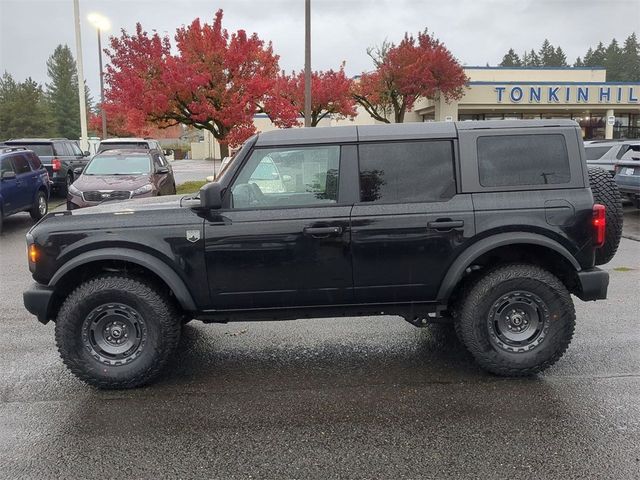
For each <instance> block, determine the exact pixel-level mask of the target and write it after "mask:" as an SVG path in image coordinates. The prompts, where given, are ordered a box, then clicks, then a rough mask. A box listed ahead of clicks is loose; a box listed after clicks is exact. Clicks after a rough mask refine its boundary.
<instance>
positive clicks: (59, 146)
mask: <svg viewBox="0 0 640 480" xmlns="http://www.w3.org/2000/svg"><path fill="white" fill-rule="evenodd" d="M54 148H55V150H56V155H60V156H63V157H65V156H68V155H71V152H70V151H69V150H67V146H66V145H65V144H64V143H55V144H54Z"/></svg>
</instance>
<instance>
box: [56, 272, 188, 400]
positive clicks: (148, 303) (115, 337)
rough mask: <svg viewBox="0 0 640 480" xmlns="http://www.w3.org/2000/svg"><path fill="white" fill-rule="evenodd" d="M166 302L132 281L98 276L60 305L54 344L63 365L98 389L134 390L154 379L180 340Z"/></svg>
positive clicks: (153, 290)
mask: <svg viewBox="0 0 640 480" xmlns="http://www.w3.org/2000/svg"><path fill="white" fill-rule="evenodd" d="M177 319H178V315H177V314H176V312H175V308H174V307H173V305H172V303H171V302H170V301H169V300H168V299H167V297H166V295H165V294H163V293H161V292H160V291H159V290H158V289H157V288H155V287H154V286H153V285H151V284H148V283H146V282H144V281H141V280H138V279H136V278H131V277H127V276H120V275H104V276H99V277H96V278H94V279H92V280H89V281H87V282H85V283H83V284H81V285H80V286H79V287H78V288H76V290H74V291H73V293H71V295H69V296H68V297H67V299H66V300H65V302H64V303H63V305H62V307H61V308H60V312H59V313H58V317H57V320H56V329H55V330H56V332H55V333H56V344H57V345H58V350H59V352H60V356H61V357H62V359H63V361H64V363H65V365H66V366H67V367H68V368H69V369H70V370H71V372H72V373H73V374H74V375H76V376H77V377H78V378H80V379H81V380H83V381H85V382H86V383H89V384H91V385H94V386H96V387H99V388H134V387H139V386H142V385H144V384H147V383H149V382H150V381H152V380H153V379H154V378H156V377H157V376H158V374H159V373H160V372H161V370H162V368H163V367H164V365H165V364H166V363H167V361H168V359H169V357H170V355H171V354H172V353H173V352H174V351H175V349H176V346H177V344H178V339H179V336H180V322H179V321H178V320H177Z"/></svg>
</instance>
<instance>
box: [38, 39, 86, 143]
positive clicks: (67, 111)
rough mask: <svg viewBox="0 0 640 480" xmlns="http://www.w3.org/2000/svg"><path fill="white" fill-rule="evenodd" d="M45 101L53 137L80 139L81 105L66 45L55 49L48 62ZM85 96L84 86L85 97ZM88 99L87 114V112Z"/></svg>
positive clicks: (74, 64) (76, 81)
mask: <svg viewBox="0 0 640 480" xmlns="http://www.w3.org/2000/svg"><path fill="white" fill-rule="evenodd" d="M47 73H48V74H49V78H50V79H51V83H47V99H48V100H49V103H50V106H51V111H52V113H53V118H54V123H55V130H56V135H57V136H60V137H66V138H71V139H78V138H80V105H79V102H78V76H77V70H76V62H75V60H74V58H73V55H72V53H71V49H70V48H69V47H68V46H67V45H58V46H57V47H56V49H55V51H54V52H53V54H52V55H51V56H50V57H49V59H48V60H47ZM87 93H88V89H87V86H86V85H85V94H87ZM90 102H91V100H90V97H89V96H87V104H88V105H87V106H88V108H87V111H89V110H90Z"/></svg>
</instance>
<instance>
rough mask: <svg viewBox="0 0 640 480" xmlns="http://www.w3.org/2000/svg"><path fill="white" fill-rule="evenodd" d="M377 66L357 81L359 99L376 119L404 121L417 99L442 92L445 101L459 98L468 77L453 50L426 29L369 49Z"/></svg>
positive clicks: (431, 96) (357, 96)
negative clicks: (395, 41)
mask: <svg viewBox="0 0 640 480" xmlns="http://www.w3.org/2000/svg"><path fill="white" fill-rule="evenodd" d="M368 53H369V55H370V56H371V57H372V58H373V61H374V64H375V66H376V69H375V70H374V71H373V72H370V73H363V74H362V76H361V77H360V79H359V81H357V82H355V83H354V89H353V95H354V98H355V99H356V101H357V102H358V103H359V104H360V105H362V106H363V107H364V108H365V110H366V111H367V112H368V113H369V114H370V115H371V116H372V117H374V118H375V119H377V120H379V121H381V122H385V123H390V120H389V119H388V116H390V115H391V114H393V119H394V121H395V122H402V121H403V119H404V115H405V113H406V112H407V111H409V110H411V109H412V108H413V105H414V103H415V101H416V100H417V99H418V98H420V97H422V98H430V99H434V98H437V97H438V96H442V97H444V98H445V100H446V101H450V100H455V99H459V98H461V97H462V95H463V93H464V86H465V84H466V83H467V81H468V79H467V77H466V76H465V74H464V70H463V69H462V67H461V66H460V64H459V63H458V61H457V60H456V59H455V58H454V57H453V55H452V54H451V52H450V51H449V50H448V49H447V48H446V47H445V46H444V45H443V44H442V43H440V41H438V40H437V39H435V38H433V37H432V36H430V35H429V34H427V32H426V31H424V32H421V33H419V34H418V37H417V39H416V38H414V37H413V35H409V34H408V33H406V34H405V36H404V38H403V39H402V41H401V42H400V43H399V44H398V45H395V44H389V43H385V44H383V45H382V47H381V48H379V49H378V50H376V51H372V50H369V51H368Z"/></svg>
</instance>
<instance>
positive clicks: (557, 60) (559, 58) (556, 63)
mask: <svg viewBox="0 0 640 480" xmlns="http://www.w3.org/2000/svg"><path fill="white" fill-rule="evenodd" d="M550 66H552V67H568V66H569V65H568V64H567V56H566V55H565V54H564V51H563V50H562V48H560V47H557V48H556V51H555V53H554V58H553V65H550Z"/></svg>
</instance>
